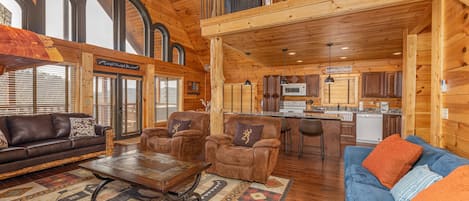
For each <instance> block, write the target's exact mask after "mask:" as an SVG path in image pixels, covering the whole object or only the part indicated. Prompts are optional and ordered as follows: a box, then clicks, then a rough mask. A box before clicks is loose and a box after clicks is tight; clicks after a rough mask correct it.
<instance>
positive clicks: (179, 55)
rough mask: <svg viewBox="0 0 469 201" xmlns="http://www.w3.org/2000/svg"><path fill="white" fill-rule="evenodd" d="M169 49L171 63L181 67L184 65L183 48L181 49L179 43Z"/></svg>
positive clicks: (184, 53)
mask: <svg viewBox="0 0 469 201" xmlns="http://www.w3.org/2000/svg"><path fill="white" fill-rule="evenodd" d="M171 49H172V54H171V59H172V61H173V63H175V64H179V65H183V66H184V65H186V52H185V50H184V47H182V45H180V44H179V43H174V44H173V47H172V48H171Z"/></svg>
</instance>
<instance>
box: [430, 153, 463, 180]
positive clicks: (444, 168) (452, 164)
mask: <svg viewBox="0 0 469 201" xmlns="http://www.w3.org/2000/svg"><path fill="white" fill-rule="evenodd" d="M462 165H469V160H467V159H464V158H461V157H459V156H456V155H454V154H451V153H447V154H445V155H443V156H442V157H440V158H439V159H438V160H436V161H435V162H434V163H433V165H432V166H430V169H431V170H432V171H434V172H436V173H438V174H440V175H442V176H447V175H448V174H449V173H451V172H452V171H453V170H454V169H456V168H457V167H459V166H462Z"/></svg>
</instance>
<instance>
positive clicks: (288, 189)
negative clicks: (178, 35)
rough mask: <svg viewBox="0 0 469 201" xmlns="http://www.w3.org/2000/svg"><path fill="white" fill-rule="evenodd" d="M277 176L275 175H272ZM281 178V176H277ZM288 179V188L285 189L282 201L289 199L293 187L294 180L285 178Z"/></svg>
mask: <svg viewBox="0 0 469 201" xmlns="http://www.w3.org/2000/svg"><path fill="white" fill-rule="evenodd" d="M272 176H275V175H272ZM275 177H279V176H275ZM279 178H284V177H279ZM285 179H288V184H287V187H285V191H284V192H283V194H282V197H281V198H280V201H284V200H285V199H286V198H287V195H288V193H289V192H290V189H291V186H292V185H293V178H285Z"/></svg>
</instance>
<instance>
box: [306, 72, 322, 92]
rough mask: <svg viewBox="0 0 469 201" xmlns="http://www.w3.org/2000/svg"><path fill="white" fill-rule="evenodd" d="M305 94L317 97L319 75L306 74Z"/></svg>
mask: <svg viewBox="0 0 469 201" xmlns="http://www.w3.org/2000/svg"><path fill="white" fill-rule="evenodd" d="M305 81H306V96H309V97H311V96H312V97H319V75H306V76H305Z"/></svg>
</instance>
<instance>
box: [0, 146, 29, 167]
mask: <svg viewBox="0 0 469 201" xmlns="http://www.w3.org/2000/svg"><path fill="white" fill-rule="evenodd" d="M26 157H27V154H26V149H25V148H24V147H8V148H6V149H2V150H0V163H8V162H11V161H18V160H23V159H25V158H26Z"/></svg>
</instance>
